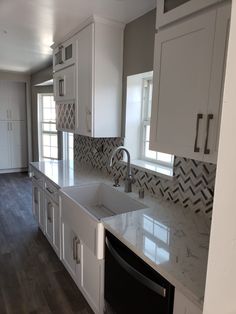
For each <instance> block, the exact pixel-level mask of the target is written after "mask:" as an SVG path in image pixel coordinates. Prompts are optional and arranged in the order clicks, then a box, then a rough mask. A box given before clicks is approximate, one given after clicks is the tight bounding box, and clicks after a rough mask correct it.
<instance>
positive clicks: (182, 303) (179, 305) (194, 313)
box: [173, 289, 202, 314]
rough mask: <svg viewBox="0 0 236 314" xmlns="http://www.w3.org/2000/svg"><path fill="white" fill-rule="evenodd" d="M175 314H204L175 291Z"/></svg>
mask: <svg viewBox="0 0 236 314" xmlns="http://www.w3.org/2000/svg"><path fill="white" fill-rule="evenodd" d="M173 314H202V311H201V310H200V309H199V308H198V307H197V306H196V305H195V304H193V303H192V302H191V301H189V300H188V299H187V298H186V297H185V296H184V295H183V294H182V293H181V292H179V291H178V290H176V289H175V299H174V311H173Z"/></svg>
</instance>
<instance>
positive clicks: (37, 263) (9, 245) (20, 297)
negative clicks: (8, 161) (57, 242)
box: [0, 173, 93, 314]
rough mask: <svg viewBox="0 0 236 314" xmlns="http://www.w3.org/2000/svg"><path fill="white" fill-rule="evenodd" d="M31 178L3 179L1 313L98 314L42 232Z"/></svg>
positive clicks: (4, 176) (0, 181)
mask: <svg viewBox="0 0 236 314" xmlns="http://www.w3.org/2000/svg"><path fill="white" fill-rule="evenodd" d="M31 194H32V192H31V181H30V179H29V178H28V176H27V174H22V173H19V174H1V175H0V313H1V314H5V313H9V314H13V313H15V314H29V313H31V314H36V313H40V314H44V313H45V314H50V313H56V314H60V313H61V314H64V313H65V314H70V313H81V314H91V313H93V312H92V311H91V309H90V307H89V305H88V304H87V302H86V301H85V299H84V297H83V296H82V295H81V293H80V292H79V290H78V289H77V287H76V285H75V284H74V282H73V280H72V279H71V278H70V276H69V274H68V273H67V271H66V270H65V269H64V267H63V265H62V263H61V262H60V261H59V259H58V258H57V256H56V254H55V253H54V251H53V249H52V248H51V246H50V244H49V243H48V241H47V240H46V238H45V237H44V235H43V234H42V232H41V231H40V230H39V229H38V227H37V225H36V223H35V221H34V217H33V215H32V205H31V202H32V196H31Z"/></svg>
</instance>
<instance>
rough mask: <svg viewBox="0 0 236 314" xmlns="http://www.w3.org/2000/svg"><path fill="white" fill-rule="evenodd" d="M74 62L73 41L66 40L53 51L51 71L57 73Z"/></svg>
mask: <svg viewBox="0 0 236 314" xmlns="http://www.w3.org/2000/svg"><path fill="white" fill-rule="evenodd" d="M74 62H75V43H74V39H73V38H71V39H68V40H67V41H65V42H64V43H63V44H61V45H58V46H57V47H56V48H55V49H54V51H53V69H54V71H55V72H56V71H59V70H61V69H63V68H65V67H68V66H70V65H72V64H74Z"/></svg>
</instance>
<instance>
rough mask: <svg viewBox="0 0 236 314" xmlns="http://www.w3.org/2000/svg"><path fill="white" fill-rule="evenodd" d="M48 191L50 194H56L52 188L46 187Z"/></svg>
mask: <svg viewBox="0 0 236 314" xmlns="http://www.w3.org/2000/svg"><path fill="white" fill-rule="evenodd" d="M46 190H47V191H48V192H49V193H50V194H54V191H52V190H51V189H50V188H48V187H46Z"/></svg>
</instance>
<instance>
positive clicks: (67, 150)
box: [63, 132, 74, 160]
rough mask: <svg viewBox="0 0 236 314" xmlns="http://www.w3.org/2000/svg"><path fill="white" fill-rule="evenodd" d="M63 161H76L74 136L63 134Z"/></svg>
mask: <svg viewBox="0 0 236 314" xmlns="http://www.w3.org/2000/svg"><path fill="white" fill-rule="evenodd" d="M63 159H65V160H73V159H74V134H73V133H68V132H63Z"/></svg>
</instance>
